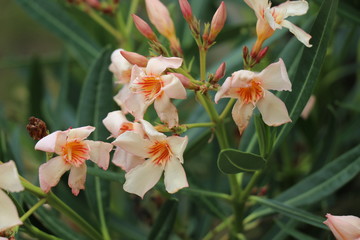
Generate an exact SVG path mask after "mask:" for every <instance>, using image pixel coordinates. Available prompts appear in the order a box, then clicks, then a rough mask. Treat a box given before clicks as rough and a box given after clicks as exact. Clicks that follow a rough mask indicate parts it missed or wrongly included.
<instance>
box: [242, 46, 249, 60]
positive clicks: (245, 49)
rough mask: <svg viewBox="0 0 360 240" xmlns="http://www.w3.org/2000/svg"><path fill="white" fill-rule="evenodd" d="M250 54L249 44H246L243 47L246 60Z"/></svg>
mask: <svg viewBox="0 0 360 240" xmlns="http://www.w3.org/2000/svg"><path fill="white" fill-rule="evenodd" d="M248 56H249V49H248V47H247V46H244V47H243V58H244V60H245V59H247V58H248Z"/></svg>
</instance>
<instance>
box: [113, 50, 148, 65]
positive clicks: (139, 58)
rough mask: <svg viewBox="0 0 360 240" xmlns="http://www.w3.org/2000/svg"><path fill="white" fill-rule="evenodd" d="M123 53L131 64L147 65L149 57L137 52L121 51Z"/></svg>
mask: <svg viewBox="0 0 360 240" xmlns="http://www.w3.org/2000/svg"><path fill="white" fill-rule="evenodd" d="M120 53H121V55H122V56H123V57H124V58H125V59H126V60H127V61H128V62H129V63H131V64H133V65H138V66H139V67H146V65H147V63H148V59H147V58H146V57H144V56H143V55H140V54H138V53H135V52H128V51H120Z"/></svg>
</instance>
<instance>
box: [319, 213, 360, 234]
mask: <svg viewBox="0 0 360 240" xmlns="http://www.w3.org/2000/svg"><path fill="white" fill-rule="evenodd" d="M326 217H327V220H326V221H325V222H324V224H326V225H327V226H328V227H329V228H330V230H331V232H332V233H333V234H334V236H335V237H336V239H337V240H349V239H354V240H355V239H360V218H358V217H355V216H351V215H350V216H333V215H331V214H329V213H328V214H326Z"/></svg>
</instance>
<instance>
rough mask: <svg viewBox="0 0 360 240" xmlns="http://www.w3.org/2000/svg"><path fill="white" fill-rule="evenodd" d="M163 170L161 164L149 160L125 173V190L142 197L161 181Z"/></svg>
mask: <svg viewBox="0 0 360 240" xmlns="http://www.w3.org/2000/svg"><path fill="white" fill-rule="evenodd" d="M162 172H163V168H162V166H161V165H157V164H154V163H153V162H151V161H149V160H147V161H145V162H144V163H143V164H141V165H138V166H137V167H135V168H133V169H131V170H130V171H129V172H128V173H126V174H125V178H126V181H125V184H124V190H125V191H126V192H129V193H134V194H136V195H138V196H140V197H141V198H143V197H144V194H145V193H146V192H147V191H149V190H150V189H151V188H152V187H153V186H155V184H156V183H157V182H158V181H159V179H160V177H161V175H162Z"/></svg>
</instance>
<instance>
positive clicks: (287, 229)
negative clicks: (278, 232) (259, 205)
mask: <svg viewBox="0 0 360 240" xmlns="http://www.w3.org/2000/svg"><path fill="white" fill-rule="evenodd" d="M275 223H276V225H278V226H279V227H280V228H281V229H282V230H283V231H284V232H286V233H287V234H289V235H290V236H292V237H294V238H295V239H298V240H316V239H315V238H313V237H310V236H308V235H306V234H304V233H302V232H299V231H297V230H295V229H293V228H292V227H288V226H287V225H284V224H283V223H281V222H280V221H277V220H275Z"/></svg>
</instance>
